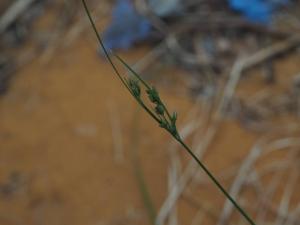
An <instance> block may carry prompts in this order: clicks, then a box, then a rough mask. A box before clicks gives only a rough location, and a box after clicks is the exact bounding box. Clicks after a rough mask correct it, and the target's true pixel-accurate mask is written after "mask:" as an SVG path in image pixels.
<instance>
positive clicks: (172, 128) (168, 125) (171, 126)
mask: <svg viewBox="0 0 300 225" xmlns="http://www.w3.org/2000/svg"><path fill="white" fill-rule="evenodd" d="M82 3H83V5H84V8H85V11H86V13H87V15H88V17H89V20H90V22H91V25H92V27H93V29H94V31H95V34H96V36H97V38H98V41H99V43H100V45H101V47H102V49H103V51H104V53H105V55H106V57H107V59H108V61H109V63H110V64H111V66H112V67H113V69H114V71H115V72H116V74H117V76H118V77H119V78H120V80H121V81H122V83H123V84H124V85H125V87H126V88H127V90H128V91H129V92H130V94H131V95H132V96H133V97H134V98H135V99H136V101H137V102H138V103H139V104H140V106H141V107H142V108H143V109H144V110H145V111H146V112H147V113H148V114H149V115H150V116H151V117H152V118H153V119H154V120H155V121H156V122H158V123H159V124H161V122H162V121H163V122H164V126H163V127H164V128H165V129H166V130H167V131H168V132H169V133H170V134H171V135H172V136H173V137H174V138H175V139H176V140H177V141H178V142H179V143H180V144H181V145H182V146H183V147H184V149H185V150H186V151H187V152H188V153H189V154H190V155H191V157H192V158H193V159H194V160H195V161H196V162H197V163H198V165H199V166H200V167H201V168H202V169H203V170H204V172H205V173H206V174H207V175H208V176H209V178H210V179H211V180H212V181H213V183H214V184H215V185H216V186H217V187H218V188H219V189H220V191H221V192H222V193H223V194H224V195H225V196H226V198H227V199H228V200H230V202H231V203H232V204H233V205H234V206H235V208H236V209H237V210H238V211H239V212H240V213H241V215H242V216H243V217H244V218H245V219H246V220H247V221H248V222H249V223H250V224H251V225H256V224H255V223H254V221H253V220H252V219H251V218H250V217H249V216H248V214H247V213H246V212H245V211H244V210H243V208H242V207H241V206H239V204H238V203H237V202H236V201H235V200H234V199H233V198H232V197H231V196H230V194H229V193H228V192H227V191H226V190H225V188H224V187H223V186H222V185H221V184H220V183H219V181H218V180H217V179H216V178H215V177H214V175H213V174H212V173H211V172H210V171H209V170H208V169H207V168H206V166H205V165H204V164H203V163H202V162H201V161H200V160H199V159H198V158H197V156H196V155H195V154H194V153H193V151H192V150H191V149H190V148H189V147H188V146H187V145H186V144H185V143H184V142H183V141H182V139H181V137H180V135H179V134H178V132H177V127H176V124H175V122H176V119H175V120H173V119H172V117H171V115H170V113H169V111H168V109H167V108H166V106H165V104H163V102H162V101H161V100H160V98H159V97H158V95H157V97H156V102H155V103H157V104H160V105H162V107H163V108H164V110H165V112H166V114H167V117H168V119H169V121H168V120H167V118H166V117H165V116H164V115H163V116H161V115H160V114H159V113H156V114H155V113H154V112H152V111H151V109H150V108H148V107H147V106H146V104H145V103H144V102H143V101H142V99H141V98H140V96H136V93H134V91H133V90H132V89H131V88H130V87H129V85H128V84H127V83H126V80H125V79H124V78H123V77H122V76H121V75H120V73H119V71H118V70H117V68H116V66H115V65H114V63H113V61H112V59H111V57H110V55H109V53H108V52H107V50H106V48H105V46H104V44H103V42H102V39H101V37H100V35H99V33H98V31H97V28H96V26H95V24H94V21H93V19H92V17H91V15H90V12H89V10H88V7H87V5H86V3H85V0H82ZM114 56H115V57H116V58H117V59H118V60H119V61H120V62H121V63H122V64H123V65H124V66H125V67H126V68H127V69H128V70H130V71H131V72H132V73H133V75H135V77H136V78H137V79H138V80H139V81H140V82H141V83H142V84H143V85H144V86H145V88H146V89H148V90H151V87H150V86H149V85H148V84H147V83H146V82H145V81H144V80H143V79H142V78H141V77H140V76H139V75H138V74H137V73H136V72H135V71H134V70H133V69H132V68H131V67H130V66H129V65H128V64H127V63H126V62H125V61H124V60H123V59H122V58H121V57H119V56H118V55H116V54H114ZM138 95H139V94H138Z"/></svg>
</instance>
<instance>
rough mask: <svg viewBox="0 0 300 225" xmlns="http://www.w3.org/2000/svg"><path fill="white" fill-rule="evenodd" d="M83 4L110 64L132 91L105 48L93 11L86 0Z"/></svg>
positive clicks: (83, 0)
mask: <svg viewBox="0 0 300 225" xmlns="http://www.w3.org/2000/svg"><path fill="white" fill-rule="evenodd" d="M82 4H83V6H84V9H85V12H86V14H87V16H88V18H89V21H90V23H91V25H92V27H93V30H94V32H95V34H96V37H97V39H98V41H99V43H100V45H101V48H102V49H103V51H104V54H105V56H106V58H107V59H108V61H109V63H110V65H111V66H112V68H113V70H114V71H115V73H116V74H117V75H118V77H119V79H120V80H121V81H122V83H123V84H124V85H125V87H126V88H127V89H128V90H129V91H130V89H129V87H128V86H127V84H126V82H125V80H124V78H123V77H122V75H121V74H120V73H119V71H118V69H117V67H116V66H115V64H114V63H113V61H112V59H111V57H110V56H109V53H108V51H107V50H106V48H105V46H104V43H103V41H102V38H101V37H100V34H99V32H98V30H97V28H96V25H95V23H94V20H93V18H92V16H91V13H90V11H89V9H88V7H87V5H86V2H85V0H82Z"/></svg>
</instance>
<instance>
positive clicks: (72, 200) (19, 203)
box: [0, 36, 300, 225]
mask: <svg viewBox="0 0 300 225" xmlns="http://www.w3.org/2000/svg"><path fill="white" fill-rule="evenodd" d="M95 47H96V45H95V40H94V39H93V38H91V37H90V36H89V37H82V38H80V39H79V40H78V41H76V42H75V43H73V44H72V46H71V47H69V48H66V49H64V51H59V52H57V53H55V57H54V58H53V59H52V60H50V61H49V62H47V63H43V62H42V61H41V60H40V59H39V58H37V59H36V60H34V61H33V62H32V63H31V64H29V65H27V66H26V67H24V68H23V69H22V70H21V71H20V72H18V74H17V75H16V76H15V78H14V79H13V82H12V85H11V88H10V89H9V91H8V93H7V94H6V95H4V96H2V97H1V98H0V224H5V225H15V224H16V225H17V224H32V225H39V224H44V225H56V224H57V225H58V224H72V225H82V224H87V225H104V224H111V225H122V224H148V222H147V221H148V220H147V216H146V212H145V209H144V207H143V203H142V200H141V197H140V194H139V190H138V188H137V183H136V180H135V178H134V173H133V169H132V163H131V149H132V147H133V146H136V147H137V149H138V154H139V156H140V160H141V164H142V167H143V170H144V173H145V177H146V180H147V184H148V185H149V188H150V192H151V195H152V197H153V200H154V203H155V206H156V207H157V208H159V206H160V205H161V203H162V202H163V200H164V198H165V195H166V189H167V174H166V173H167V172H166V171H167V166H166V164H167V163H168V162H169V156H168V154H167V151H166V149H167V147H168V146H169V143H170V141H171V139H170V137H169V136H168V135H167V134H166V133H165V132H164V131H163V130H161V129H159V128H158V126H157V125H156V124H155V123H154V122H153V121H152V120H150V118H149V117H148V116H147V115H146V114H145V113H144V112H141V111H139V110H138V107H137V105H136V103H135V102H133V100H132V99H131V97H130V96H129V94H128V93H127V92H126V90H125V89H124V88H123V87H122V86H121V84H120V82H119V80H117V78H116V77H115V75H114V74H113V72H112V69H111V67H110V66H109V65H108V64H107V63H106V62H105V61H103V60H101V59H99V57H98V56H97V54H96V52H95ZM145 51H146V49H139V50H135V51H133V52H131V53H128V54H124V57H125V58H126V59H127V61H129V62H134V61H136V60H137V59H139V58H140V57H141V56H142V55H143V54H144V52H145ZM297 62H298V63H297ZM299 70H300V67H299V56H295V55H292V56H291V57H287V58H284V59H281V61H280V62H279V63H277V64H276V71H277V74H279V75H280V79H282V82H283V83H284V82H285V79H284V77H285V76H287V75H294V74H295V73H296V72H298V71H299ZM254 74H255V72H254ZM284 74H286V75H284ZM254 76H255V75H254ZM253 79H256V81H257V80H258V81H257V82H258V83H259V82H260V78H259V77H256V78H253ZM248 81H249V80H248ZM158 83H159V81H158ZM243 85H244V87H245V88H248V89H249V90H251V89H252V88H254V89H255V87H256V86H255V85H259V84H257V83H255V82H253V84H248V83H247V80H245V81H243ZM253 85H254V87H253ZM175 90H176V89H175ZM245 90H246V89H245ZM174 93H175V94H174ZM179 93H183V92H179ZM162 94H163V97H164V98H165V100H166V102H167V103H168V105H169V106H170V108H172V109H176V110H177V111H178V112H179V115H180V119H179V123H180V124H183V120H182V118H184V117H185V115H186V114H187V112H188V111H189V110H190V109H191V108H192V107H193V100H191V99H190V98H189V97H188V96H187V95H184V94H178V93H177V94H176V91H175V92H174V88H173V89H171V91H168V89H166V90H165V91H163V93H162ZM135 117H137V119H134V118H135ZM115 123H117V124H118V126H119V127H120V129H121V137H122V148H123V151H124V157H123V158H122V156H121V158H118V156H116V155H115V154H116V153H115V148H116V146H115V144H114V138H113V136H112V129H114V128H113V127H114V125H113V124H115ZM134 130H135V132H136V133H137V134H134V132H133V131H134ZM136 135H137V137H138V138H136ZM257 136H258V134H255V133H253V132H250V131H246V130H245V129H244V128H241V127H240V125H239V124H238V123H237V122H234V121H225V122H224V123H222V124H221V127H220V129H219V131H218V133H217V136H216V138H215V140H214V142H213V143H212V145H211V146H210V147H209V154H207V157H205V162H206V163H207V165H208V166H209V167H210V168H211V169H212V171H214V172H219V171H222V170H223V169H224V168H226V167H228V166H229V165H230V164H231V163H233V162H237V161H239V160H241V159H242V158H243V157H244V156H245V155H246V154H247V152H248V151H249V149H250V147H251V146H252V144H253V142H254V141H255V140H256V138H257ZM182 155H183V157H185V156H184V154H182ZM116 157H117V159H116ZM187 158H188V157H187ZM207 193H208V194H207V196H208V197H207V196H206V197H203V198H208V199H209V198H210V197H209V196H210V195H212V196H214V195H216V196H214V197H213V199H214V201H213V202H211V205H212V206H214V204H216V207H217V208H221V206H222V205H221V203H222V202H223V197H222V196H221V195H219V194H216V193H218V192H217V191H209V190H207ZM209 193H210V194H209ZM181 207H182V208H181V210H180V213H179V214H180V215H181V220H182V221H181V222H182V224H188V223H189V222H190V221H191V220H190V218H191V217H192V215H194V213H195V212H196V210H195V209H194V208H193V207H191V206H190V205H189V204H187V203H186V202H184V201H183V202H182V204H181Z"/></svg>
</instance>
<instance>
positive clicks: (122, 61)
mask: <svg viewBox="0 0 300 225" xmlns="http://www.w3.org/2000/svg"><path fill="white" fill-rule="evenodd" d="M113 55H114V56H115V57H116V58H117V59H118V60H119V61H120V62H121V63H122V64H123V65H124V66H125V67H126V68H127V69H128V70H129V71H130V72H131V73H132V74H133V75H134V76H135V77H136V78H137V79H138V80H139V81H141V82H142V84H143V85H144V86H145V87H146V88H147V89H148V90H149V89H150V86H149V85H148V84H147V83H146V82H145V81H144V80H143V79H142V78H141V77H140V75H139V74H138V73H137V72H135V71H134V70H133V69H132V68H131V67H130V66H129V65H128V64H127V63H126V62H125V61H124V60H123V59H122V58H121V57H120V56H118V55H117V54H115V53H113Z"/></svg>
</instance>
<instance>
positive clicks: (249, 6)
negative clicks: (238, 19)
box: [228, 0, 289, 23]
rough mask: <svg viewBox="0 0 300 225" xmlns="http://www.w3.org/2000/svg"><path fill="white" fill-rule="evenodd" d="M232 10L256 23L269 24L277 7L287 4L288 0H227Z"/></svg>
mask: <svg viewBox="0 0 300 225" xmlns="http://www.w3.org/2000/svg"><path fill="white" fill-rule="evenodd" d="M228 2H229V5H230V7H231V8H232V9H234V10H236V11H239V12H241V13H243V14H244V16H245V17H246V18H247V19H248V20H250V21H252V22H256V23H269V22H270V21H271V16H272V14H273V12H274V10H276V9H277V8H278V7H280V6H282V5H286V4H288V3H289V1H288V0H228Z"/></svg>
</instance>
